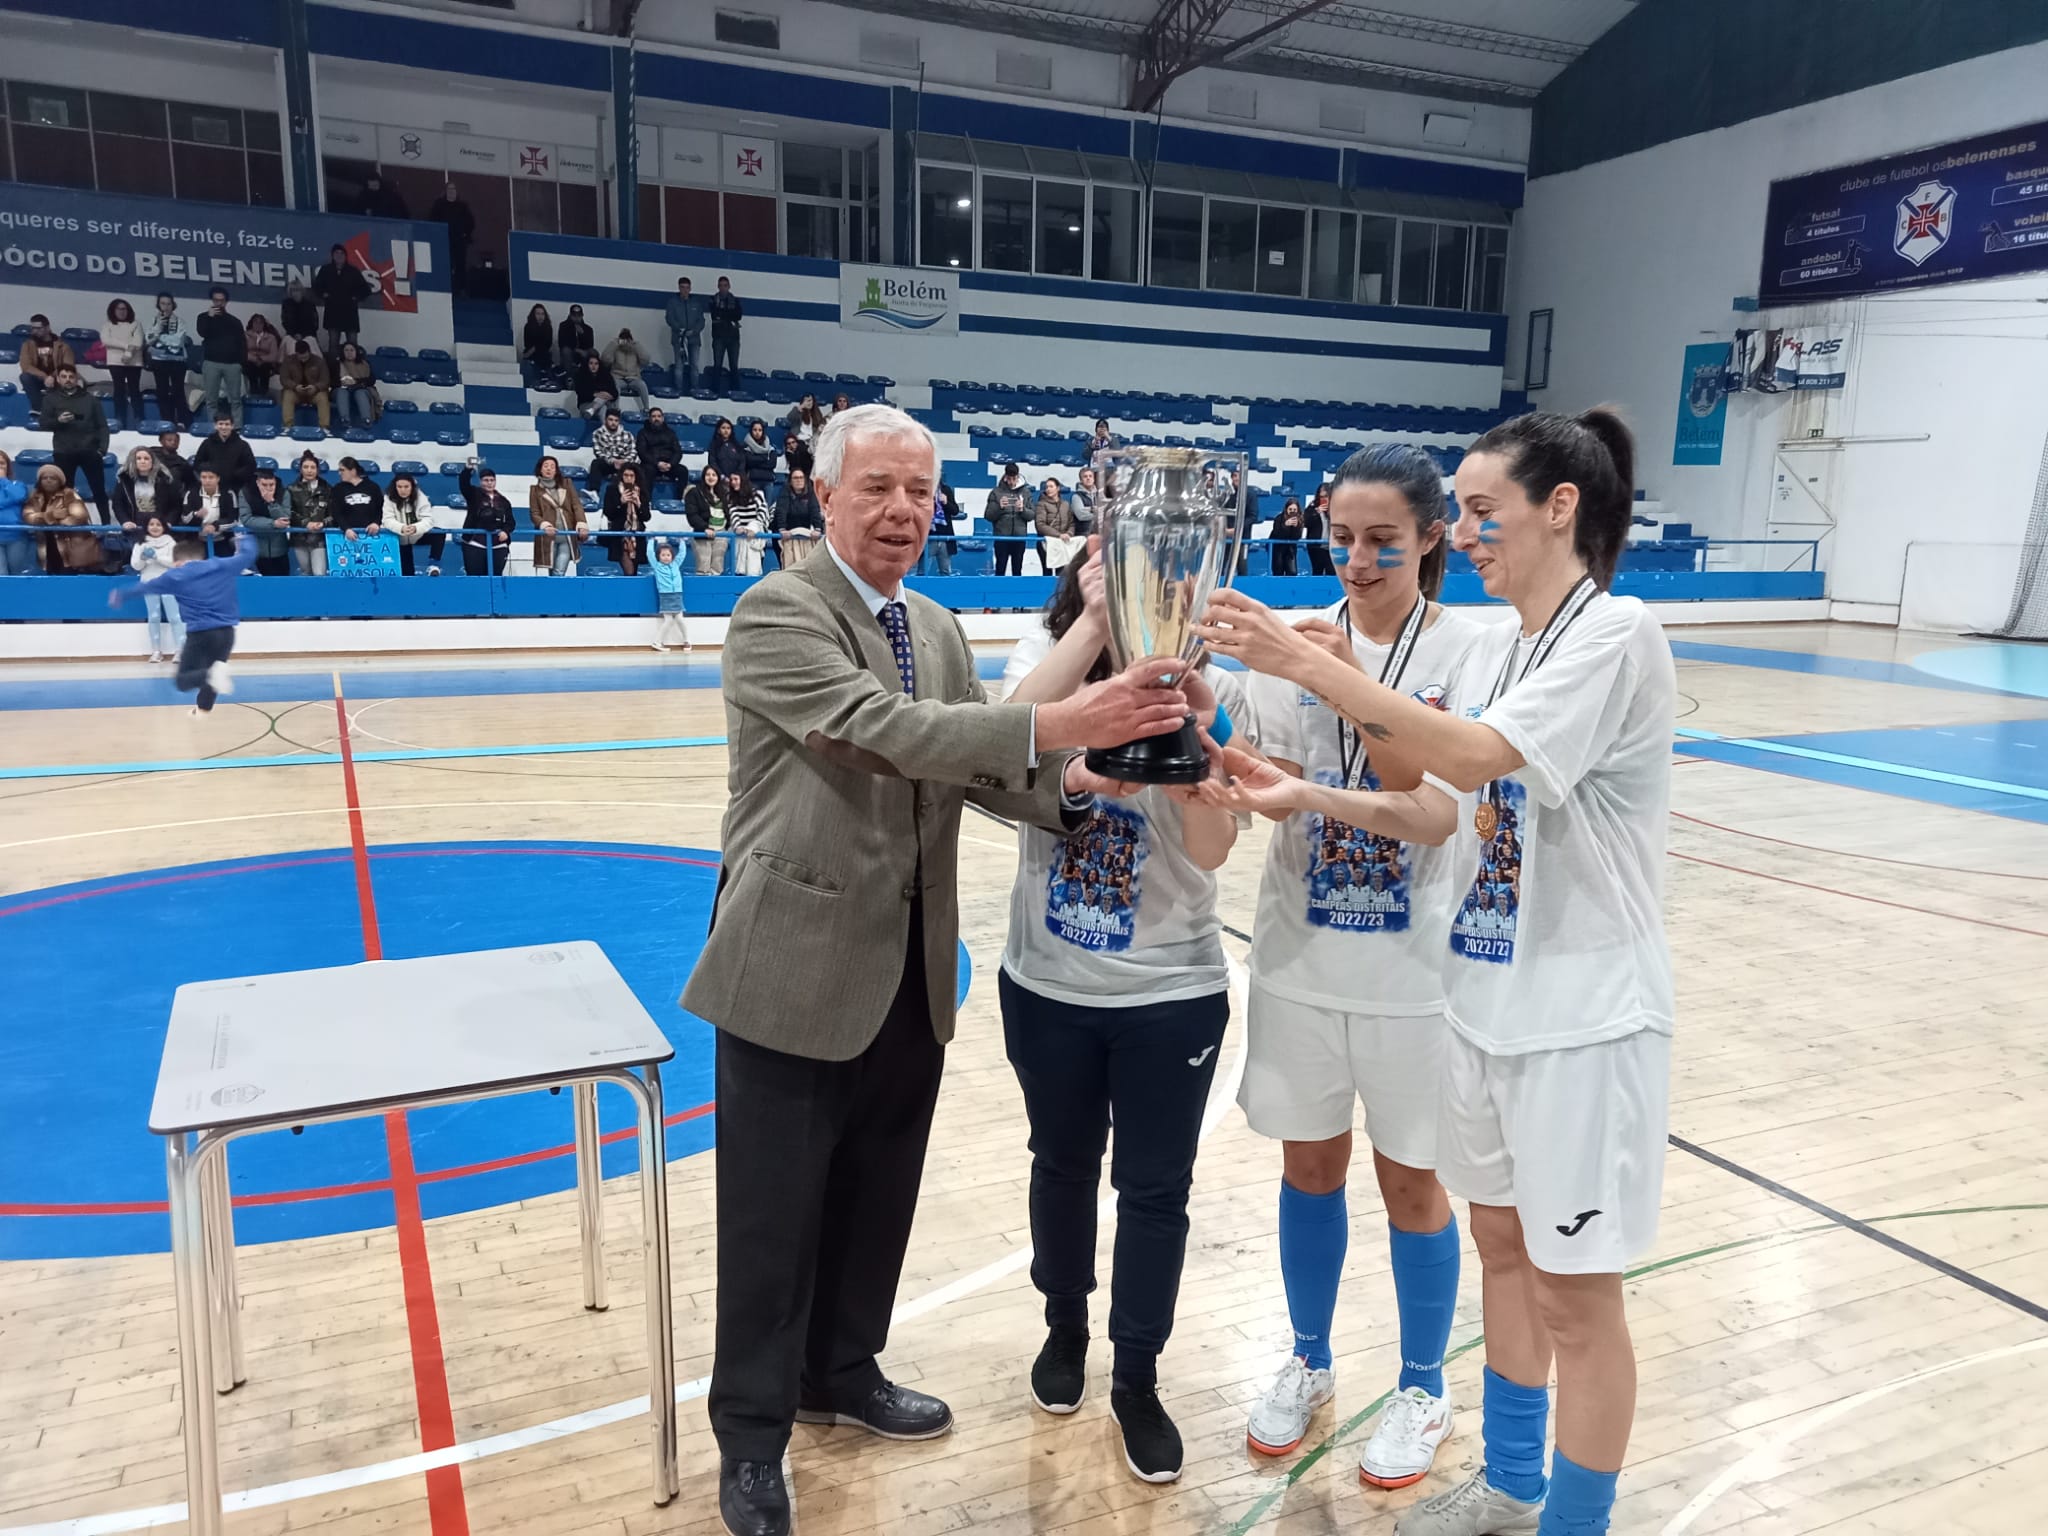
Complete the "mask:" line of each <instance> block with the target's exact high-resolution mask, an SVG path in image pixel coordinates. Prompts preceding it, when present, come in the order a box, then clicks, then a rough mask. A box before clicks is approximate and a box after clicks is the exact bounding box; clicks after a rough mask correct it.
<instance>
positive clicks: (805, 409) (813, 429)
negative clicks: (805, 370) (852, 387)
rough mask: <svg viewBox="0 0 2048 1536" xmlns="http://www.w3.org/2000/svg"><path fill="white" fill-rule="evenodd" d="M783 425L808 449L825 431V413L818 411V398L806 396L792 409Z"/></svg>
mask: <svg viewBox="0 0 2048 1536" xmlns="http://www.w3.org/2000/svg"><path fill="white" fill-rule="evenodd" d="M782 424H783V426H785V427H787V428H788V429H789V431H790V432H792V433H794V434H795V435H796V437H797V438H798V439H799V440H800V441H801V442H802V443H803V445H804V446H805V447H806V448H808V447H809V446H810V445H811V444H812V443H814V442H816V441H817V440H818V434H819V433H820V432H822V431H824V430H825V413H824V412H823V411H821V410H819V409H818V397H817V396H816V395H811V394H807V395H805V396H804V397H803V398H802V399H801V400H799V401H797V403H796V404H795V405H793V406H791V407H790V410H789V415H788V417H787V418H786V419H785V420H784V421H783V423H782Z"/></svg>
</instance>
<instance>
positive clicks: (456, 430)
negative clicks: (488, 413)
mask: <svg viewBox="0 0 2048 1536" xmlns="http://www.w3.org/2000/svg"><path fill="white" fill-rule="evenodd" d="M434 441H435V442H437V443H439V444H440V445H441V446H442V447H443V448H460V447H463V446H464V445H465V444H467V443H468V442H469V431H468V429H467V428H465V427H450V428H448V429H447V431H445V432H436V433H435V434H434Z"/></svg>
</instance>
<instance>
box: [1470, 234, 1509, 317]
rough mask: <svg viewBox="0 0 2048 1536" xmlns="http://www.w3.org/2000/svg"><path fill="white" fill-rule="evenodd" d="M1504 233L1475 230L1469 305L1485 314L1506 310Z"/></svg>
mask: <svg viewBox="0 0 2048 1536" xmlns="http://www.w3.org/2000/svg"><path fill="white" fill-rule="evenodd" d="M1507 294H1508V232H1507V231H1506V230H1504V229H1481V230H1480V231H1479V258H1478V265H1477V270H1475V271H1474V272H1473V274H1472V307H1473V308H1474V309H1476V310H1481V311H1483V312H1484V313H1486V314H1489V315H1500V314H1505V313H1506V312H1507Z"/></svg>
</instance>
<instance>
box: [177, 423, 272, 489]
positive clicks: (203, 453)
mask: <svg viewBox="0 0 2048 1536" xmlns="http://www.w3.org/2000/svg"><path fill="white" fill-rule="evenodd" d="M192 469H193V471H194V473H201V472H204V471H206V470H209V469H210V470H212V471H214V473H216V474H217V475H219V476H220V486H221V489H222V490H224V491H226V492H227V493H228V494H229V495H230V496H233V497H235V498H236V499H237V500H239V499H240V498H241V497H242V496H243V495H244V494H245V493H246V492H247V491H248V489H249V487H250V486H252V485H254V484H255V483H256V453H255V450H253V449H252V448H250V446H249V440H248V439H247V438H246V437H244V436H242V434H241V433H240V432H238V431H237V430H235V419H234V417H232V416H230V415H229V414H228V413H227V412H226V411H216V412H215V413H214V417H213V436H211V437H209V438H207V439H206V440H205V441H204V442H202V443H201V444H200V445H199V446H198V448H196V449H195V450H193V453H192Z"/></svg>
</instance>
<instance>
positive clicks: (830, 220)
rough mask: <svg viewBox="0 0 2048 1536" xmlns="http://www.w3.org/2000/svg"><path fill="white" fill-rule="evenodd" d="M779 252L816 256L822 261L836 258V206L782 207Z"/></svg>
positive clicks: (792, 202)
mask: <svg viewBox="0 0 2048 1536" xmlns="http://www.w3.org/2000/svg"><path fill="white" fill-rule="evenodd" d="M782 221H783V236H782V253H783V255H785V256H816V257H821V258H823V259H824V260H826V261H837V260H838V259H839V205H838V204H837V203H799V202H796V201H794V200H792V201H789V202H785V203H784V204H783V205H782Z"/></svg>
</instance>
